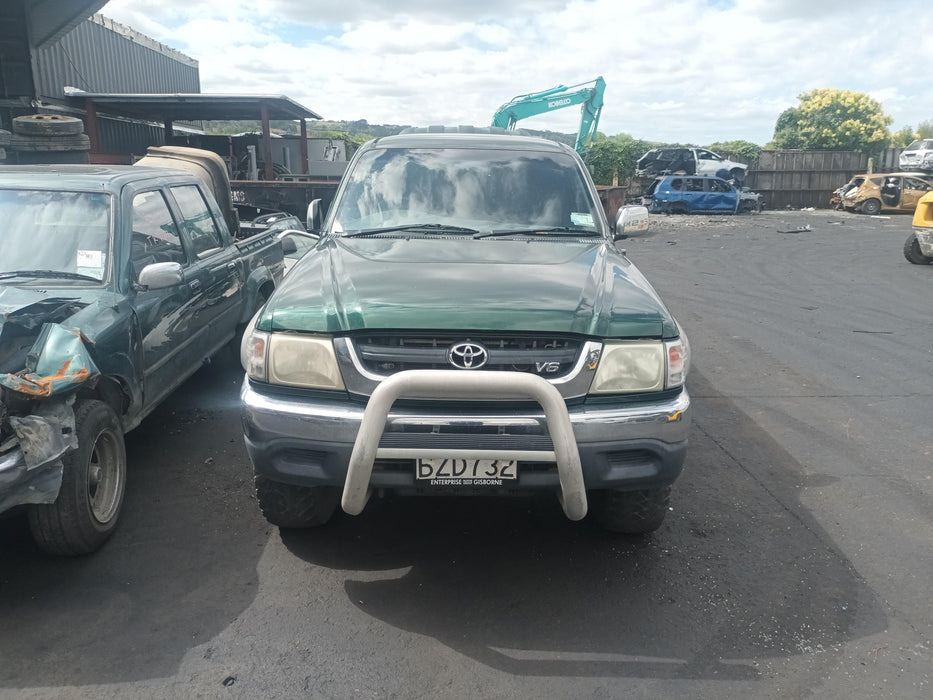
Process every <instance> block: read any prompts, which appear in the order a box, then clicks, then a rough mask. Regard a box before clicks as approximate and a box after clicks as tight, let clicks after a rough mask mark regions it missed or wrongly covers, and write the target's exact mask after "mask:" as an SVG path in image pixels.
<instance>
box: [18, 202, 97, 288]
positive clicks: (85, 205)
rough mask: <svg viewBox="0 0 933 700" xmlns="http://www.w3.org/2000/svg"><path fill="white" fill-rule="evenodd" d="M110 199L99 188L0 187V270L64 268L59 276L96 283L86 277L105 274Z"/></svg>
mask: <svg viewBox="0 0 933 700" xmlns="http://www.w3.org/2000/svg"><path fill="white" fill-rule="evenodd" d="M110 199H111V197H110V195H109V194H104V193H98V192H61V191H48V190H12V189H0V222H2V231H3V234H2V235H0V274H2V273H5V272H6V273H9V272H14V271H23V272H26V271H35V272H36V273H37V275H36V277H37V278H41V275H38V273H39V272H42V271H44V272H48V273H64V274H62V275H59V279H64V280H65V282H64V283H66V284H74V285H88V284H94V282H93V281H92V280H91V279H86V278H93V280H97V281H102V280H104V279H105V278H106V277H107V270H108V269H109V265H110V259H109V258H110V251H111V245H110V237H111V229H112V227H111V222H110V216H111V213H110V211H111V206H110ZM67 275H72V276H73V278H72V279H70V280H69V279H68V278H67ZM21 277H23V278H24V279H26V275H21Z"/></svg>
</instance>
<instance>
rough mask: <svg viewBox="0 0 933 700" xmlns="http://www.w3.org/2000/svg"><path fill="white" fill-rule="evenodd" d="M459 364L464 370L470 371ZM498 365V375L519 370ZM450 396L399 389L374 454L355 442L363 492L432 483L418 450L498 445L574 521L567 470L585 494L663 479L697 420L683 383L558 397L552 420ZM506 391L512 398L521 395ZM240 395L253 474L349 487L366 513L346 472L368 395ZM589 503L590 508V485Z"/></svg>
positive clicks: (255, 390) (252, 390) (672, 474)
mask: <svg viewBox="0 0 933 700" xmlns="http://www.w3.org/2000/svg"><path fill="white" fill-rule="evenodd" d="M431 372H435V373H437V372H440V371H439V370H431ZM400 374H406V373H400ZM453 374H456V375H460V376H461V377H464V373H462V372H454V373H453ZM476 374H480V373H474V374H473V377H474V378H475V377H476ZM483 374H493V373H483ZM495 374H497V375H499V377H500V378H501V377H502V375H506V374H511V373H495ZM395 376H396V377H398V376H400V375H395ZM520 376H527V375H520ZM464 379H465V377H464ZM535 379H539V378H535ZM490 381H496V380H495V379H492V380H490ZM541 381H542V382H543V380H541ZM545 384H546V382H545ZM418 395H419V396H424V393H423V392H419V393H418ZM374 396H375V394H374ZM452 396H461V397H462V394H456V393H448V394H447V395H446V398H448V400H445V401H434V402H431V403H423V402H418V403H417V404H413V403H411V402H407V403H405V404H404V405H402V406H395V405H394V401H395V398H399V397H392V398H391V400H390V401H389V402H388V404H389V406H390V407H389V408H388V412H387V414H386V417H385V420H384V421H382V420H380V418H378V417H377V418H376V422H377V424H378V426H379V428H380V429H379V430H378V431H377V432H378V435H377V437H376V440H375V441H369V442H371V444H370V451H371V454H364V453H362V452H361V450H363V452H365V450H364V448H362V447H358V448H357V454H356V459H354V460H352V461H354V463H357V462H360V457H361V456H362V463H363V466H364V469H363V472H364V473H363V477H365V478H363V482H365V483H363V486H362V488H364V489H365V490H366V492H367V493H368V492H369V491H370V490H372V489H392V490H397V491H403V492H413V493H425V492H431V491H432V490H431V488H430V487H427V486H425V485H423V484H419V483H418V480H417V479H416V478H415V466H414V465H415V459H416V458H417V457H427V456H434V457H458V458H459V457H463V456H464V455H466V454H467V453H471V454H474V455H475V456H477V457H484V458H486V457H489V456H491V455H493V454H496V455H499V456H500V457H501V458H509V457H510V456H512V458H516V459H518V460H519V469H518V473H519V475H518V479H517V481H516V482H515V483H510V484H509V485H508V486H507V487H503V488H504V489H507V490H508V491H510V492H511V491H522V490H533V489H549V490H555V491H557V492H558V493H562V494H563V499H562V503H563V504H564V508H565V512H567V510H568V508H571V509H574V508H576V510H574V511H573V514H571V512H567V514H568V516H569V517H572V518H573V519H577V518H578V517H582V514H580V510H579V507H577V506H574V505H573V504H572V502H570V501H568V484H567V481H566V479H567V477H568V474H569V475H570V478H571V480H572V478H573V476H574V474H573V472H575V471H576V472H577V473H578V475H579V484H578V486H577V487H573V484H571V485H570V486H571V490H573V497H574V498H575V497H577V496H579V495H580V494H578V493H577V490H579V491H585V490H590V489H607V488H620V489H629V490H639V489H646V488H654V487H659V486H666V485H668V484H671V483H672V482H673V481H674V480H675V479H676V478H677V477H678V476H679V474H680V472H681V470H682V469H683V463H684V459H685V456H686V448H687V434H688V432H689V428H690V420H691V409H690V397H689V395H688V393H687V391H686V389H683V390H682V391H680V392H679V393H677V394H676V395H674V396H669V397H667V398H664V399H663V400H659V401H655V402H650V403H635V404H632V403H623V402H619V403H615V404H612V403H610V404H607V403H602V402H599V403H596V402H590V403H588V404H587V403H583V404H578V405H572V406H569V407H568V406H567V405H566V404H565V403H564V402H563V401H562V400H561V401H560V403H559V404H558V405H557V406H556V407H554V406H552V407H551V409H550V413H551V416H550V421H549V416H548V415H546V411H545V409H543V408H535V407H534V406H531V407H529V403H528V401H524V402H522V403H520V404H517V403H514V402H513V403H510V404H501V403H500V404H499V405H496V404H495V403H493V402H485V403H483V404H482V407H481V409H476V408H471V401H476V400H477V397H476V396H470V397H468V399H467V400H465V401H461V402H455V401H450V400H449V398H450V397H452ZM524 396H525V397H528V398H530V396H528V395H527V394H525V395H524ZM400 397H402V398H403V397H404V393H403V394H401V395H400ZM508 398H511V399H515V395H510V396H509V397H508ZM241 399H242V405H243V413H242V417H243V426H244V435H245V441H246V447H247V450H248V452H249V455H250V458H251V459H252V462H253V465H254V468H255V471H256V473H257V474H259V475H262V476H265V477H267V478H269V479H272V480H274V481H280V482H284V483H291V484H295V485H303V486H313V485H333V486H339V487H342V488H344V509H345V510H347V511H348V512H359V509H361V508H362V505H361V504H362V503H365V495H364V494H361V493H360V492H359V487H360V482H359V479H360V473H359V472H358V471H356V475H355V476H354V475H352V474H351V475H350V476H351V478H349V479H348V472H349V471H350V469H349V466H350V464H351V457H352V456H353V453H354V447H355V445H357V443H358V438H359V437H360V432H361V426H362V425H363V421H364V416H365V414H366V413H367V412H370V413H372V412H373V405H374V403H375V402H374V401H373V400H372V399H370V402H369V404H368V405H367V406H366V407H364V406H362V405H360V404H359V403H355V402H353V401H350V400H349V399H347V398H337V397H335V398H333V399H330V398H313V399H310V398H308V397H305V396H292V395H284V394H283V395H279V394H271V393H264V392H263V391H262V388H261V387H257V386H253V384H252V383H251V382H250V381H249V380H248V379H247V380H245V381H244V383H243V388H242V391H241ZM472 405H473V406H476V405H477V404H476V403H473V404H472ZM500 406H501V407H500ZM554 414H558V415H557V416H556V417H554ZM560 414H562V415H560ZM564 420H566V424H565V425H566V426H568V431H567V432H568V433H569V434H570V436H571V440H570V442H572V443H574V444H573V445H572V448H571V451H572V452H573V453H574V455H573V456H571V457H568V458H562V457H561V454H560V452H561V450H562V449H566V444H563V443H565V442H566V441H564V440H562V439H556V438H555V437H554V429H553V427H554V425H555V424H562V423H563V421H564ZM370 422H372V419H370ZM549 426H550V427H549ZM367 432H368V430H367ZM558 443H562V444H558ZM530 453H537V456H536V455H535V454H530ZM574 456H575V457H576V460H575V461H576V463H577V465H578V466H572V465H571V466H566V464H565V465H564V466H563V467H562V464H561V463H562V462H565V463H569V462H571V461H574V459H573V457H574ZM355 469H356V468H355V467H354V470H355ZM351 482H352V483H351ZM354 489H356V491H354ZM350 491H354V493H350ZM486 492H488V490H487V491H486ZM582 510H583V513H585V510H586V502H585V495H584V496H583V505H582Z"/></svg>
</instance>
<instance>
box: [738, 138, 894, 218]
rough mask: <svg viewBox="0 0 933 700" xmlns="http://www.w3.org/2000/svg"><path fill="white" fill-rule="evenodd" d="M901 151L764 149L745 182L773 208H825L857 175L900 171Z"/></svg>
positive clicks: (750, 166)
mask: <svg viewBox="0 0 933 700" xmlns="http://www.w3.org/2000/svg"><path fill="white" fill-rule="evenodd" d="M901 150H902V149H900V148H888V149H886V150H885V151H883V152H882V153H881V154H880V155H879V156H878V157H877V158H874V159H870V158H869V156H868V154H866V153H860V152H858V151H762V152H761V155H760V156H759V158H758V161H757V162H755V163H749V166H748V175H747V177H746V179H745V185H746V186H748V187H749V188H750V189H752V190H754V191H755V192H760V193H761V194H763V195H764V196H765V201H766V202H767V206H768V208H769V209H784V208H787V207H790V208H794V209H801V208H804V207H814V208H817V209H825V208H827V207H829V198H830V196H831V195H832V192H833V190H834V189H836V188H837V187H841V186H842V185H844V184H845V183H846V182H848V181H849V180H850V179H852V177H853V176H854V175H859V174H861V173H866V172H893V171H896V170H897V169H898V165H897V161H898V156H899V155H900V153H901ZM723 155H725V154H723ZM733 160H736V159H735V158H733ZM869 168H870V169H871V170H869Z"/></svg>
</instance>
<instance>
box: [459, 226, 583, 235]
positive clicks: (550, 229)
mask: <svg viewBox="0 0 933 700" xmlns="http://www.w3.org/2000/svg"><path fill="white" fill-rule="evenodd" d="M522 233H524V234H533V233H544V234H547V235H549V236H553V235H557V236H572V237H574V238H584V237H587V236H599V235H600V233H599V231H589V230H586V229H578V228H571V227H570V226H544V227H536V228H510V229H501V230H498V231H490V232H489V233H477V234H476V235H475V236H473V238H494V237H496V236H514V235H519V234H522Z"/></svg>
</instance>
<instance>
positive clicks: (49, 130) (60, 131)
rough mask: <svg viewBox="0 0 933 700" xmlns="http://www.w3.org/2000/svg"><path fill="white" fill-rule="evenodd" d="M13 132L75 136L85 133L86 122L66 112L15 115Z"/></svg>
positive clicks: (28, 134) (29, 134) (24, 134)
mask: <svg viewBox="0 0 933 700" xmlns="http://www.w3.org/2000/svg"><path fill="white" fill-rule="evenodd" d="M13 133H14V134H22V135H23V136H74V135H75V134H83V133H84V122H83V121H81V120H80V119H78V118H77V117H69V116H66V115H64V114H30V115H27V116H24V117H13Z"/></svg>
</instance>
